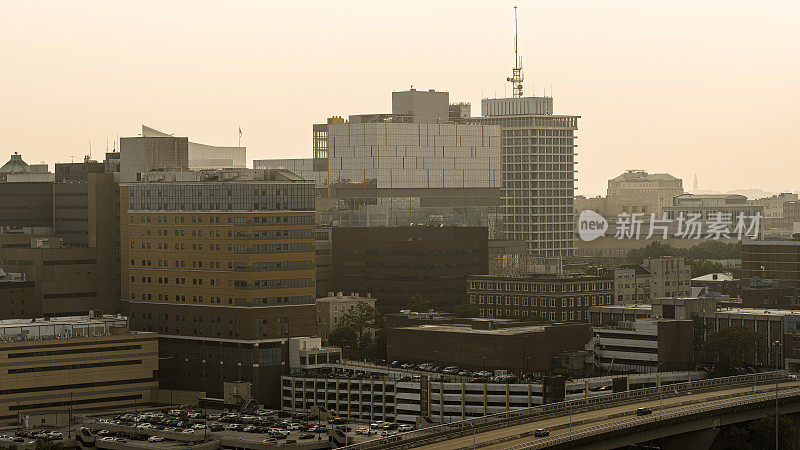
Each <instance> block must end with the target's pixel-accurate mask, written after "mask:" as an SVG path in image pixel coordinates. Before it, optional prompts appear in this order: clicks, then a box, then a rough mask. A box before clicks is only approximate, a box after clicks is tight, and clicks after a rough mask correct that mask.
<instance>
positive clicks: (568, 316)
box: [478, 308, 589, 322]
mask: <svg viewBox="0 0 800 450" xmlns="http://www.w3.org/2000/svg"><path fill="white" fill-rule="evenodd" d="M478 315H480V316H481V317H484V318H485V317H490V318H491V317H502V318H510V317H523V318H528V317H529V318H531V319H537V318H538V319H542V320H549V321H551V322H553V321H556V320H559V318H558V314H556V313H555V312H553V311H550V312H548V311H528V310H527V309H523V310H519V309H506V310H502V309H500V308H497V309H492V308H488V309H483V308H480V309H479V310H478ZM588 318H589V313H588V312H586V313H584V312H583V311H581V310H577V311H569V312H568V311H561V320H562V321H568V320H583V319H588Z"/></svg>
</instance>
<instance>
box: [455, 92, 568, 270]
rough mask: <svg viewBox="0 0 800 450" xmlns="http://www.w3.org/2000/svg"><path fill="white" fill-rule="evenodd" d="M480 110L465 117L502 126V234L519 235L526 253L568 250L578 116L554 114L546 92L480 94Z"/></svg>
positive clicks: (565, 252)
mask: <svg viewBox="0 0 800 450" xmlns="http://www.w3.org/2000/svg"><path fill="white" fill-rule="evenodd" d="M481 112H482V115H483V117H473V118H471V119H467V120H468V121H469V122H472V123H479V124H484V125H499V126H501V127H502V130H503V148H502V155H503V167H502V180H503V187H502V193H501V196H502V199H503V206H504V217H503V221H504V226H505V237H506V238H507V239H517V240H522V241H524V242H525V243H526V245H527V250H528V252H529V254H531V255H535V256H548V257H563V256H571V255H572V254H573V253H574V250H575V241H574V236H573V234H574V232H575V226H574V221H573V213H574V210H573V206H574V198H575V164H576V162H575V147H576V144H575V139H576V136H575V131H576V130H577V129H578V118H579V117H580V116H564V115H554V114H553V99H552V98H551V97H514V98H493V99H483V100H482V101H481Z"/></svg>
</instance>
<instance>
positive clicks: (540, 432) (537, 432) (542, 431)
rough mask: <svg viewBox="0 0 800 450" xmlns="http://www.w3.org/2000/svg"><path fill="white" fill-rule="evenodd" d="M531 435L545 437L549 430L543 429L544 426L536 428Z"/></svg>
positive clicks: (548, 434)
mask: <svg viewBox="0 0 800 450" xmlns="http://www.w3.org/2000/svg"><path fill="white" fill-rule="evenodd" d="M533 435H534V436H536V437H546V436H550V432H549V431H548V430H545V429H544V428H537V429H536V430H535V431H534V432H533Z"/></svg>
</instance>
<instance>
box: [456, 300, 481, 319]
mask: <svg viewBox="0 0 800 450" xmlns="http://www.w3.org/2000/svg"><path fill="white" fill-rule="evenodd" d="M454 312H455V314H456V317H478V314H479V311H478V305H474V304H472V303H465V304H463V305H456V307H455V310H454Z"/></svg>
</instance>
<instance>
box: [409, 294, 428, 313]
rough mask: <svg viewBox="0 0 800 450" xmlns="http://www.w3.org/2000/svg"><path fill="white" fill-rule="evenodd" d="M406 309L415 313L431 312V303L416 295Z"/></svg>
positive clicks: (410, 299)
mask: <svg viewBox="0 0 800 450" xmlns="http://www.w3.org/2000/svg"><path fill="white" fill-rule="evenodd" d="M406 308H407V309H410V310H411V311H414V312H428V311H430V310H431V302H430V301H428V300H425V299H423V298H422V296H420V295H419V294H414V295H412V296H411V298H409V299H408V305H406Z"/></svg>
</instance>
